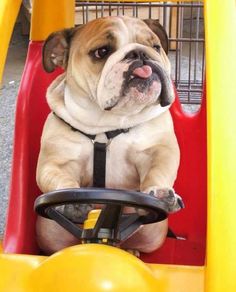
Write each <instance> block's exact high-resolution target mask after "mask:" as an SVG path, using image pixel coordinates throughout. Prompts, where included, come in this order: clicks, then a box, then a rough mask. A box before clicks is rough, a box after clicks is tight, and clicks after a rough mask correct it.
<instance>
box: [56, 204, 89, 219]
mask: <svg viewBox="0 0 236 292" xmlns="http://www.w3.org/2000/svg"><path fill="white" fill-rule="evenodd" d="M93 209H94V206H93V205H92V204H78V203H75V204H66V205H62V206H57V207H56V210H57V211H58V212H60V213H61V214H62V215H64V216H65V217H66V218H68V219H70V220H71V221H73V222H74V223H79V224H83V222H84V221H85V220H86V219H87V217H88V213H89V212H90V211H91V210H93Z"/></svg>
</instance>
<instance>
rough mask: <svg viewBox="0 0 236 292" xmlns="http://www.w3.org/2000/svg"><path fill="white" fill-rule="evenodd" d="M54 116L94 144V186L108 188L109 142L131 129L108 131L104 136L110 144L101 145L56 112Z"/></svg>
mask: <svg viewBox="0 0 236 292" xmlns="http://www.w3.org/2000/svg"><path fill="white" fill-rule="evenodd" d="M53 114H54V115H55V116H56V117H57V118H58V119H60V120H61V121H63V122H64V123H65V124H66V125H68V126H70V128H71V130H72V131H76V132H79V133H81V134H83V135H84V136H86V137H88V138H89V139H90V140H91V141H92V142H93V145H94V147H93V149H94V150H93V186H94V187H97V188H104V187H105V186H106V151H107V146H108V145H109V141H110V140H111V139H113V138H115V137H116V136H118V135H120V134H122V133H127V132H129V128H127V129H117V130H114V131H107V132H105V133H104V134H105V135H106V137H107V139H108V143H100V142H96V141H94V140H95V139H96V135H92V134H87V133H84V132H82V131H80V130H79V129H76V128H74V127H73V126H71V125H70V124H69V123H67V122H66V121H65V120H63V119H62V118H61V117H59V116H58V115H57V114H56V113H55V112H53Z"/></svg>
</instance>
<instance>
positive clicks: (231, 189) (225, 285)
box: [205, 0, 236, 292]
mask: <svg viewBox="0 0 236 292" xmlns="http://www.w3.org/2000/svg"><path fill="white" fill-rule="evenodd" d="M205 28H206V29H205V33H206V79H207V126H208V127H207V131H208V137H207V139H208V141H207V142H208V153H207V156H208V224H207V226H208V232H207V234H208V235H207V262H206V265H207V269H206V291H211V292H218V291H219V292H221V291H236V279H235V276H236V212H235V206H236V114H235V108H236V1H235V0H227V1H224V2H222V1H219V0H207V1H206V2H205Z"/></svg>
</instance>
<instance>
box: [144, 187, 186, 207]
mask: <svg viewBox="0 0 236 292" xmlns="http://www.w3.org/2000/svg"><path fill="white" fill-rule="evenodd" d="M145 192H146V193H148V194H149V195H151V196H154V197H156V198H158V199H160V200H161V201H162V202H163V203H164V204H165V206H166V207H167V209H168V213H174V212H177V211H179V210H180V209H183V208H184V203H183V200H182V198H181V197H180V196H179V195H177V194H176V193H175V191H174V190H173V189H171V188H161V189H160V188H157V187H150V188H148V189H146V190H145Z"/></svg>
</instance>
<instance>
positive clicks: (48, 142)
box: [36, 17, 181, 254]
mask: <svg viewBox="0 0 236 292" xmlns="http://www.w3.org/2000/svg"><path fill="white" fill-rule="evenodd" d="M167 50H168V39H167V34H166V32H165V31H164V29H163V27H162V26H161V25H160V24H159V23H158V21H153V20H144V21H142V20H139V19H135V18H130V17H106V18H101V19H96V20H93V21H91V22H89V23H87V24H86V25H82V26H79V27H76V28H71V29H64V30H62V31H58V32H55V33H52V34H51V35H50V36H49V37H48V38H47V40H46V41H45V44H44V47H43V66H44V69H45V70H46V71H47V72H52V71H54V69H55V68H56V67H58V66H59V67H62V68H64V69H65V73H63V74H61V75H60V76H58V77H57V78H56V79H55V80H54V81H53V82H52V84H51V85H50V86H49V88H48V90H47V102H48V105H49V107H50V109H51V113H50V114H49V116H48V118H47V120H46V123H45V126H44V129H43V134H42V138H41V150H40V154H39V158H38V165H37V183H38V186H39V188H40V189H41V191H42V192H49V191H53V190H57V189H64V188H79V187H89V186H93V163H94V162H93V156H94V142H99V143H106V144H107V146H106V175H105V186H106V187H107V188H115V189H127V190H140V191H142V192H144V193H146V194H147V196H149V195H154V196H156V197H158V198H161V199H163V200H167V201H168V204H169V210H170V212H174V211H176V210H178V209H180V208H181V204H180V200H179V197H178V195H176V194H175V193H174V191H173V189H172V187H173V184H174V181H175V179H176V176H177V171H178V166H179V160H180V153H179V147H178V143H177V139H176V136H175V133H174V129H173V123H172V118H171V115H170V112H169V108H170V106H171V104H172V103H173V101H174V91H173V87H172V82H171V78H170V62H169V60H168V57H167V55H166V53H167ZM117 130H119V134H118V135H116V136H115V137H112V138H109V139H108V137H107V135H106V133H108V132H112V131H117ZM91 137H93V138H91ZM108 140H109V141H108ZM77 207H78V206H77ZM75 209H76V208H74V209H73V208H72V206H70V208H67V209H64V211H65V212H67V213H70V215H71V216H72V217H73V216H78V214H77V215H76V214H75V213H76V212H77V213H78V212H79V214H80V213H84V212H88V211H89V210H82V209H80V208H77V209H76V210H75ZM73 212H74V214H73ZM167 230H168V222H167V219H166V220H163V221H161V222H158V223H153V224H147V225H143V226H141V228H139V229H138V230H137V231H136V232H135V233H134V234H132V236H130V238H128V239H127V240H126V241H125V242H123V243H122V244H121V247H122V248H125V249H132V250H137V251H141V252H151V251H153V250H155V249H157V248H158V247H160V246H161V245H162V243H163V242H164V239H165V237H166V234H167ZM36 233H37V240H38V244H39V246H40V248H41V249H42V250H44V252H45V253H48V254H50V253H53V252H55V251H57V250H60V249H62V248H64V247H67V246H70V245H74V244H77V243H78V240H77V239H76V238H75V237H74V236H73V235H71V234H70V233H69V232H67V231H66V230H64V229H63V228H62V227H61V226H59V225H58V224H57V223H56V222H54V221H52V220H49V219H46V218H42V217H40V216H38V219H37V224H36Z"/></svg>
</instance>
